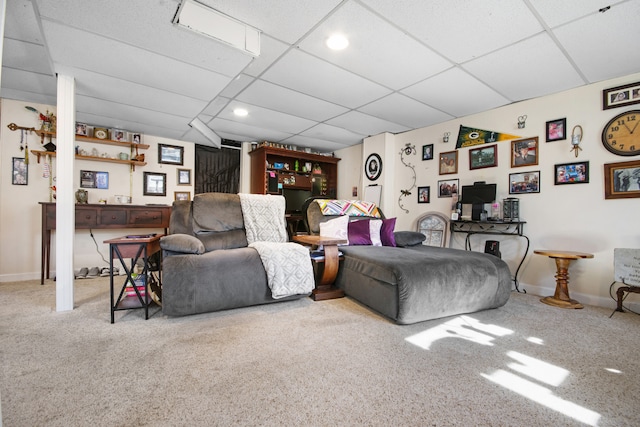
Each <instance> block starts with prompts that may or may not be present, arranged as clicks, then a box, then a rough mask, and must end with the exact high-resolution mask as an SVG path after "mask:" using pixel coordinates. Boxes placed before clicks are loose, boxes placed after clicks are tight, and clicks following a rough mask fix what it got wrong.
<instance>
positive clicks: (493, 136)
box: [456, 125, 520, 148]
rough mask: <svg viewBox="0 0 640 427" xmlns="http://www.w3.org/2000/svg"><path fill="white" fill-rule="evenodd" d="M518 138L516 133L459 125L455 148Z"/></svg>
mask: <svg viewBox="0 0 640 427" xmlns="http://www.w3.org/2000/svg"><path fill="white" fill-rule="evenodd" d="M516 138H520V137H519V136H517V135H509V134H507V133H499V132H494V131H490V130H483V129H476V128H470V127H466V126H462V125H460V132H459V133H458V143H457V144H456V148H464V147H472V146H474V145H480V144H489V143H492V142H498V141H508V140H511V139H516Z"/></svg>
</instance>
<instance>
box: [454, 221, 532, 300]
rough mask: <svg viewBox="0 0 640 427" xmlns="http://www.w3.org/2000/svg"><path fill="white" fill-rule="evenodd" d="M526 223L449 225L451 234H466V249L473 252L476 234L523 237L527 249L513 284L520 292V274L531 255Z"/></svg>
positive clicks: (458, 222)
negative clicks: (523, 264)
mask: <svg viewBox="0 0 640 427" xmlns="http://www.w3.org/2000/svg"><path fill="white" fill-rule="evenodd" d="M525 224H526V221H463V220H460V221H451V222H450V223H449V230H450V231H451V233H452V234H453V233H466V234H467V237H466V238H465V241H464V248H465V249H466V250H469V251H470V250H471V240H470V238H471V236H473V235H474V234H493V235H501V236H504V235H506V236H517V237H522V238H523V239H525V240H526V241H527V247H526V249H525V250H524V254H523V255H522V259H520V264H518V268H517V269H516V273H515V274H514V275H513V283H514V285H515V287H516V291H518V292H520V288H519V287H518V273H519V272H520V267H522V263H523V262H524V260H525V258H526V257H527V254H528V253H529V245H530V242H529V238H528V237H527V236H526V235H525V234H524V225H525ZM522 292H523V293H525V294H526V293H527V291H526V290H524V289H523V290H522Z"/></svg>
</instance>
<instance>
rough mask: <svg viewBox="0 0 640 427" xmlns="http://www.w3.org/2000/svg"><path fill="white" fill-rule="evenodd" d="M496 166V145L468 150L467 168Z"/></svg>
mask: <svg viewBox="0 0 640 427" xmlns="http://www.w3.org/2000/svg"><path fill="white" fill-rule="evenodd" d="M494 166H498V145H497V144H494V145H488V146H482V147H479V148H471V149H470V150H469V169H470V170H473V169H484V168H492V167H494Z"/></svg>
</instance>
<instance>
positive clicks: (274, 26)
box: [200, 0, 342, 44]
mask: <svg viewBox="0 0 640 427" xmlns="http://www.w3.org/2000/svg"><path fill="white" fill-rule="evenodd" d="M200 1H201V3H203V4H206V5H207V6H209V7H211V8H213V9H217V10H219V11H220V12H223V13H224V14H226V15H229V16H232V17H233V18H235V19H237V20H238V21H241V22H244V23H246V24H249V25H251V26H252V27H256V28H258V29H259V30H261V31H263V32H265V33H267V34H269V35H271V36H273V37H274V38H276V39H280V40H282V41H285V42H287V43H290V44H291V43H294V42H295V41H296V40H298V39H299V38H300V37H302V36H303V35H304V34H305V33H306V32H307V31H309V28H310V27H312V26H314V25H316V24H317V23H318V22H320V21H321V20H322V18H324V16H325V15H326V14H327V13H329V12H331V10H332V9H333V8H335V7H336V6H337V5H338V4H340V2H341V1H342V0H322V1H300V0H269V1H248V2H247V1H236V0H200Z"/></svg>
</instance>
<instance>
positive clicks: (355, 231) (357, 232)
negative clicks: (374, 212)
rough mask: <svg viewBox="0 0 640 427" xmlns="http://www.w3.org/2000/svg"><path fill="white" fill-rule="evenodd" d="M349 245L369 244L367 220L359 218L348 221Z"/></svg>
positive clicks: (369, 236)
mask: <svg viewBox="0 0 640 427" xmlns="http://www.w3.org/2000/svg"><path fill="white" fill-rule="evenodd" d="M347 229H348V233H349V244H350V245H371V244H372V243H371V234H370V232H369V220H368V219H361V220H358V221H351V222H349V226H348V228H347Z"/></svg>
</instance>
